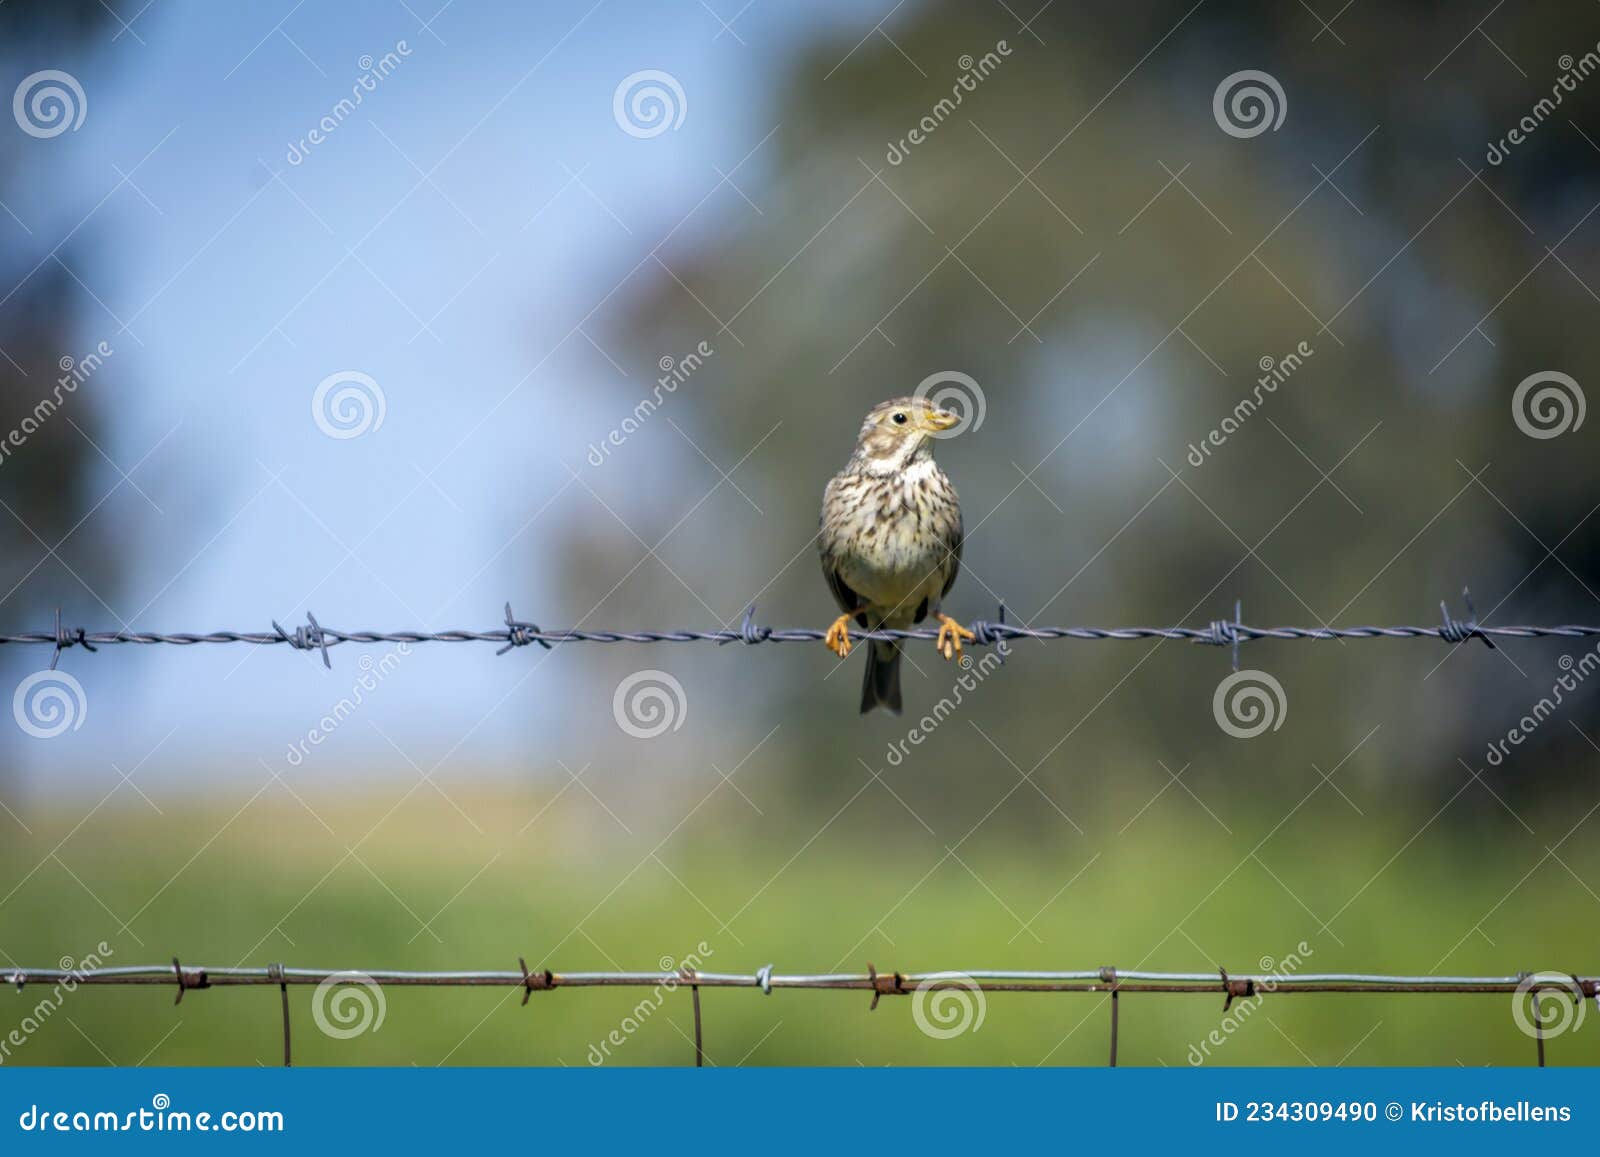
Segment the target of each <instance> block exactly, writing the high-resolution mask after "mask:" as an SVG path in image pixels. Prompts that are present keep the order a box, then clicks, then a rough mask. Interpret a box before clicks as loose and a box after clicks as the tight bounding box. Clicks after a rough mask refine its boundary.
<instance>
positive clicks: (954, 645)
mask: <svg viewBox="0 0 1600 1157" xmlns="http://www.w3.org/2000/svg"><path fill="white" fill-rule="evenodd" d="M977 637H978V636H976V635H974V634H973V633H972V632H971V631H969V630H967V628H965V627H963V626H962V625H961V624H960V623H958V622H956V621H955V620H954V619H952V618H951V617H950V616H949V615H940V616H939V637H938V638H937V639H935V640H934V643H933V646H934V650H936V651H938V652H939V654H941V655H943V656H944V657H945V658H946V659H954V658H955V657H956V656H957V655H959V654H961V640H962V639H976V638H977Z"/></svg>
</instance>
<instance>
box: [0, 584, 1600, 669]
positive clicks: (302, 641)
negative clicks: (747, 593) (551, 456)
mask: <svg viewBox="0 0 1600 1157" xmlns="http://www.w3.org/2000/svg"><path fill="white" fill-rule="evenodd" d="M1465 593H1466V592H1463V594H1465ZM1439 607H1440V613H1441V620H1440V622H1439V624H1438V625H1436V626H1411V625H1404V624H1402V625H1397V626H1353V627H1326V626H1324V627H1292V626H1290V627H1257V626H1251V625H1250V624H1248V623H1244V622H1240V621H1239V619H1238V613H1237V611H1236V612H1235V617H1234V618H1233V619H1231V620H1229V619H1218V620H1214V621H1213V622H1211V623H1210V624H1208V625H1207V626H1204V627H1180V626H1172V627H1027V626H1022V625H1019V624H1017V623H1014V622H1007V621H1006V608H1005V606H1004V605H1003V604H1002V605H1001V607H1000V614H999V618H998V619H997V620H994V621H991V620H988V619H976V620H974V621H973V622H971V623H970V624H968V627H967V629H968V630H969V631H971V633H972V636H973V637H972V639H971V644H972V645H975V646H979V647H988V646H994V645H996V644H998V643H1001V642H1010V641H1014V640H1018V639H1035V640H1039V641H1041V642H1049V641H1055V640H1064V639H1071V640H1076V641H1083V642H1088V641H1103V640H1130V641H1131V640H1141V639H1145V640H1148V639H1161V640H1171V641H1177V642H1188V643H1196V644H1201V645H1205V646H1215V647H1231V648H1233V650H1234V656H1235V661H1234V665H1235V666H1237V665H1238V648H1239V645H1240V644H1241V643H1246V642H1253V641H1255V640H1258V639H1278V640H1286V641H1287V640H1307V639H1318V640H1342V639H1438V640H1439V641H1441V642H1444V643H1449V644H1451V645H1457V644H1460V643H1464V642H1468V641H1470V640H1472V639H1478V640H1481V641H1482V642H1483V643H1484V644H1485V645H1487V646H1488V647H1490V648H1493V647H1494V645H1495V644H1494V640H1495V639H1544V638H1560V639H1588V638H1596V637H1600V626H1596V625H1587V624H1580V623H1564V624H1559V625H1553V626H1537V625H1528V626H1498V627H1489V626H1483V625H1480V624H1479V623H1478V621H1477V615H1476V612H1474V611H1473V610H1472V602H1471V597H1470V595H1468V596H1467V608H1468V618H1466V619H1465V620H1460V619H1455V618H1453V617H1452V616H1451V615H1450V612H1449V609H1448V608H1447V607H1446V606H1445V604H1444V603H1440V604H1439ZM306 619H307V622H306V623H304V624H302V625H300V626H296V627H295V628H294V629H293V630H287V629H285V628H284V627H282V626H281V625H279V624H278V623H277V622H276V621H274V622H273V623H272V629H271V630H270V631H206V632H190V631H175V632H164V631H133V630H120V631H88V630H85V629H84V628H82V627H65V626H63V625H62V623H61V616H60V612H59V611H57V612H56V625H55V629H54V630H52V631H24V632H18V633H12V634H0V645H5V644H16V645H29V644H33V645H39V646H47V647H53V648H54V649H55V651H54V657H53V659H52V662H51V665H52V666H54V665H55V661H56V660H59V659H60V657H61V653H62V652H63V651H66V650H69V649H71V648H73V647H82V648H83V649H85V650H87V651H91V652H92V651H95V650H97V649H98V648H100V647H103V646H116V645H119V644H130V645H136V646H155V645H161V644H166V645H172V646H179V647H192V646H200V645H204V644H221V643H248V644H251V645H253V646H260V647H271V646H278V645H287V646H289V647H291V648H293V649H294V650H298V651H319V652H320V653H321V655H322V659H323V662H324V664H326V665H328V666H332V663H331V661H330V660H329V658H328V651H329V649H330V648H333V647H338V646H343V645H345V644H347V643H367V644H371V643H405V644H420V643H496V644H499V650H498V651H497V652H496V653H497V654H504V653H505V652H507V651H510V650H513V649H515V648H518V647H525V646H529V645H530V644H537V645H539V646H540V647H543V648H545V649H547V650H548V649H550V648H552V647H554V646H557V645H560V644H565V643H639V644H648V643H716V644H718V645H725V644H728V643H740V644H743V645H745V646H756V645H759V644H761V643H816V642H821V641H822V640H823V639H824V638H825V637H826V634H827V632H825V631H822V630H817V629H815V628H811V627H771V626H765V625H762V624H758V623H756V622H755V608H754V607H751V608H750V609H749V610H748V611H746V612H745V616H744V621H743V623H742V624H741V625H740V626H739V627H737V628H727V627H722V628H718V629H715V630H636V631H621V630H601V629H596V628H580V627H569V628H561V629H551V630H546V629H544V628H542V627H540V626H539V625H538V624H536V623H531V622H525V621H522V620H519V619H517V618H516V617H515V616H514V615H513V614H512V612H511V607H510V605H509V604H507V606H506V608H505V620H504V622H503V624H502V625H500V626H497V627H492V628H489V629H486V630H444V631H423V630H401V631H373V630H344V629H341V628H338V627H328V626H323V625H322V624H321V623H319V622H318V621H317V619H316V616H314V615H311V614H309V613H308V614H307V616H306ZM851 636H852V638H853V639H858V640H880V641H904V640H908V639H924V640H932V639H936V638H938V636H939V630H938V628H936V627H932V626H928V627H915V628H909V629H880V630H872V631H869V630H854V631H852V632H851Z"/></svg>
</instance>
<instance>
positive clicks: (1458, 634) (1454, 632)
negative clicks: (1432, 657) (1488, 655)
mask: <svg viewBox="0 0 1600 1157" xmlns="http://www.w3.org/2000/svg"><path fill="white" fill-rule="evenodd" d="M1461 601H1462V602H1464V603H1466V604H1467V618H1466V621H1465V622H1459V621H1457V620H1456V619H1452V618H1451V617H1450V608H1449V607H1447V606H1446V605H1445V602H1444V600H1443V599H1440V600H1439V614H1440V615H1441V616H1443V618H1442V621H1441V622H1440V624H1439V638H1440V639H1442V640H1443V641H1444V642H1446V643H1449V644H1451V645H1452V646H1454V645H1455V644H1457V643H1464V642H1466V641H1467V640H1468V639H1472V638H1478V639H1482V640H1483V643H1484V646H1486V647H1488V648H1489V650H1491V651H1498V650H1499V649H1500V648H1498V647H1496V646H1495V645H1494V640H1493V639H1491V638H1489V636H1488V635H1486V634H1484V633H1483V630H1482V628H1480V627H1479V626H1478V608H1477V607H1475V606H1473V605H1472V592H1471V591H1470V590H1468V589H1467V588H1466V587H1462V588H1461Z"/></svg>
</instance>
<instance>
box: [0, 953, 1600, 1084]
mask: <svg viewBox="0 0 1600 1157" xmlns="http://www.w3.org/2000/svg"><path fill="white" fill-rule="evenodd" d="M517 963H518V966H519V967H518V970H517V971H510V970H506V971H450V972H409V971H395V970H390V969H375V970H371V971H363V970H356V969H324V968H289V967H286V966H285V965H283V964H270V965H268V966H267V967H265V968H239V967H233V968H209V967H204V966H196V965H184V964H181V963H180V962H179V960H178V959H177V958H176V957H174V958H173V961H172V963H171V964H170V965H165V964H134V965H124V966H119V967H115V968H97V969H63V968H11V969H8V970H5V971H0V983H4V984H11V985H15V986H16V988H17V991H18V992H23V991H25V990H26V988H27V986H28V985H30V984H35V985H37V984H66V985H70V986H71V987H73V988H76V987H78V986H80V985H111V986H139V985H155V986H174V987H176V989H177V994H176V997H175V999H174V1001H173V1003H175V1004H176V1003H178V1002H180V1001H182V1000H183V997H184V994H185V993H187V992H192V991H195V990H199V989H211V988H234V987H251V986H262V985H268V986H271V985H275V986H277V988H278V990H279V993H280V995H281V1001H282V1006H283V1063H284V1065H285V1066H288V1065H289V1064H290V1063H291V1053H290V1035H289V1034H290V1022H289V995H288V993H289V987H290V986H291V985H296V986H300V985H315V986H318V987H329V986H336V985H367V986H378V987H397V988H510V989H521V990H522V1003H523V1004H524V1005H526V1004H527V1003H528V1000H529V998H530V997H532V996H533V994H534V993H535V992H547V991H552V990H554V989H558V988H667V989H669V990H675V989H677V988H679V987H688V988H689V990H690V993H691V998H692V1002H693V1010H694V1057H695V1062H694V1063H695V1065H696V1066H697V1067H699V1066H701V1065H703V1064H704V1063H705V1043H704V1035H703V1028H702V1011H701V1003H700V990H701V989H702V988H754V989H759V990H760V991H761V992H763V993H765V994H766V995H768V996H770V995H772V993H773V991H774V990H775V989H780V988H785V989H797V990H858V991H862V992H870V993H871V994H872V1003H871V1005H870V1006H869V1009H876V1008H877V1007H878V1002H879V1001H880V1000H881V999H882V998H883V997H885V996H914V995H917V994H921V993H928V992H936V991H940V990H958V991H968V992H974V991H976V992H1019V993H1021V992H1035V993H1059V992H1081V993H1097V994H1100V995H1106V996H1109V997H1110V999H1111V1050H1110V1062H1109V1063H1110V1065H1111V1066H1113V1067H1115V1066H1116V1064H1117V1040H1118V1034H1119V1031H1120V1023H1121V1015H1120V1014H1121V1011H1122V1010H1121V999H1120V998H1121V996H1122V994H1124V993H1139V994H1151V995H1154V994H1159V993H1167V994H1174V993H1189V994H1197V993H1198V994H1204V993H1210V994H1213V995H1220V996H1222V998H1223V1005H1222V1007H1223V1010H1224V1011H1225V1012H1226V1011H1227V1010H1228V1009H1229V1008H1230V1007H1231V1006H1232V1004H1233V1002H1234V1001H1235V1000H1241V999H1258V998H1264V997H1266V996H1268V995H1277V994H1288V993H1297V992H1298V993H1366V994H1369V995H1393V994H1411V995H1417V994H1434V995H1483V994H1494V993H1500V994H1506V995H1511V994H1517V995H1519V997H1520V996H1527V997H1531V998H1532V1006H1531V1007H1532V1023H1533V1026H1534V1033H1533V1036H1534V1040H1535V1042H1536V1044H1537V1048H1538V1052H1537V1063H1538V1065H1539V1067H1541V1068H1543V1067H1544V1064H1545V1028H1544V1021H1543V1017H1542V1014H1541V1012H1540V1009H1539V1003H1538V997H1539V995H1540V994H1541V993H1547V992H1553V993H1559V994H1563V995H1565V996H1570V997H1571V998H1572V999H1573V1000H1574V1001H1582V1000H1585V999H1591V998H1592V999H1594V1000H1595V1001H1596V1002H1597V1004H1600V977H1596V976H1580V975H1578V974H1577V973H1557V972H1540V973H1534V972H1523V973H1519V974H1517V975H1515V976H1390V975H1379V974H1375V973H1359V972H1325V973H1305V974H1294V975H1286V974H1279V973H1270V972H1268V973H1230V972H1229V971H1228V970H1227V969H1226V968H1217V969H1215V970H1213V971H1210V972H1148V971H1139V970H1129V971H1122V970H1119V969H1116V968H1109V967H1108V968H1096V969H1086V970H1080V971H1061V972H1052V971H1014V970H995V969H978V970H975V971H971V972H955V971H946V970H941V971H935V972H887V973H885V972H879V971H878V970H877V968H876V967H874V966H873V965H872V964H871V963H868V965H867V971H866V972H864V973H859V972H843V973H841V972H832V973H796V974H782V973H775V972H774V971H773V970H772V968H773V966H772V965H770V964H768V965H765V966H764V967H762V968H760V969H757V970H756V971H755V972H753V973H750V972H701V971H698V970H696V969H692V968H683V969H680V970H679V971H676V972H670V971H655V972H554V971H551V970H550V969H541V970H538V971H531V972H530V971H529V969H528V966H527V963H526V961H525V960H521V959H519V960H518V962H517Z"/></svg>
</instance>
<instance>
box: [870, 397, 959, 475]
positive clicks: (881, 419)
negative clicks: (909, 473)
mask: <svg viewBox="0 0 1600 1157" xmlns="http://www.w3.org/2000/svg"><path fill="white" fill-rule="evenodd" d="M960 422H961V415H959V414H955V413H952V412H951V411H949V410H944V409H940V408H939V407H938V406H934V405H930V404H929V403H928V402H925V401H923V400H922V399H921V398H891V399H890V400H889V401H887V402H880V403H878V405H876V406H874V407H873V408H872V409H871V410H870V411H869V412H868V413H867V417H866V420H865V421H864V422H862V423H861V433H860V435H859V436H858V437H857V439H856V453H855V463H856V465H857V466H858V468H859V469H861V470H862V471H864V472H865V473H871V474H888V473H893V472H896V471H899V470H904V469H905V468H906V467H907V466H909V465H910V464H911V463H912V462H915V461H917V460H919V459H922V458H929V457H932V455H933V439H934V438H935V437H936V436H937V435H939V434H942V433H943V432H945V431H946V430H950V429H953V428H954V427H955V426H957V425H958V424H960Z"/></svg>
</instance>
